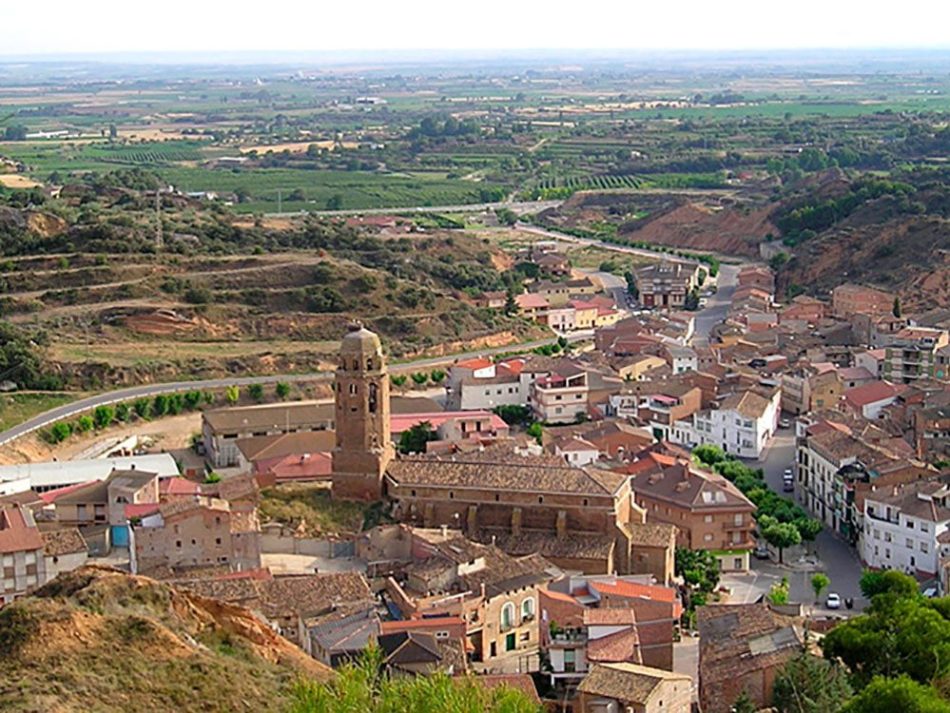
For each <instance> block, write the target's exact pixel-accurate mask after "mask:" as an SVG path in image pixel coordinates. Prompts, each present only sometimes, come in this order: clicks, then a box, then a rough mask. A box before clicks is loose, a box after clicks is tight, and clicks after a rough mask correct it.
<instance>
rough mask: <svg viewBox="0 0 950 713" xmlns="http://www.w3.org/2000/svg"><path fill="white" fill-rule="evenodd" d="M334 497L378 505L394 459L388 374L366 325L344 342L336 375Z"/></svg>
mask: <svg viewBox="0 0 950 713" xmlns="http://www.w3.org/2000/svg"><path fill="white" fill-rule="evenodd" d="M335 381H336V383H335V384H334V392H335V396H336V417H335V419H334V420H335V423H336V447H335V448H334V449H333V497H335V498H343V499H348V500H379V499H380V498H381V497H382V494H383V475H384V474H385V472H386V467H387V466H388V465H389V462H390V461H391V460H392V459H393V456H394V449H393V445H392V440H391V436H390V424H389V373H388V371H387V369H386V360H385V357H384V356H383V347H382V344H380V341H379V337H378V336H376V334H375V333H373V332H371V331H369V330H368V329H366V328H365V327H363V326H362V325H359V324H357V325H354V326H352V327H350V331H349V332H348V333H347V334H346V336H345V337H343V343H342V345H341V347H340V360H339V362H338V364H337V369H336V380H335Z"/></svg>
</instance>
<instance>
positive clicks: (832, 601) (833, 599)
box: [825, 592, 841, 609]
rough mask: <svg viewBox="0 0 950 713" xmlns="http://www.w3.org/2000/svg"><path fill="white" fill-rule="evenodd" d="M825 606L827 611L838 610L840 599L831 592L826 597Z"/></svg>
mask: <svg viewBox="0 0 950 713" xmlns="http://www.w3.org/2000/svg"><path fill="white" fill-rule="evenodd" d="M825 606H826V607H828V608H829V609H840V608H841V597H839V596H838V595H837V594H836V593H835V592H832V593H831V594H829V595H828V599H827V600H826V601H825Z"/></svg>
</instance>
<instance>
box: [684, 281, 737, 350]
mask: <svg viewBox="0 0 950 713" xmlns="http://www.w3.org/2000/svg"><path fill="white" fill-rule="evenodd" d="M738 275H739V266H738V265H720V266H719V275H718V277H717V278H716V283H717V288H716V294H714V295H711V296H710V297H708V298H707V300H706V306H705V307H704V308H703V309H701V310H700V311H699V312H697V313H696V328H695V331H694V333H693V339H692V343H693V344H694V345H697V346H702V345H705V344H708V343H709V335H710V334H711V333H712V330H713V328H714V327H715V326H716V325H717V324H719V323H720V322H722V321H723V320H724V319H725V318H726V315H727V314H728V313H729V305H730V304H731V303H732V293H733V292H735V291H736V278H737V276H738Z"/></svg>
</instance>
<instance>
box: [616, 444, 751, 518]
mask: <svg viewBox="0 0 950 713" xmlns="http://www.w3.org/2000/svg"><path fill="white" fill-rule="evenodd" d="M648 457H649V458H651V459H653V458H654V454H650V456H648ZM630 487H631V489H632V490H633V492H634V493H636V494H642V495H645V496H649V497H651V498H657V499H660V500H666V501H669V502H673V503H676V504H677V505H679V506H681V507H687V508H690V509H694V510H705V509H719V508H725V509H728V510H734V509H741V510H748V511H750V512H752V511H754V510H755V505H754V504H753V503H752V501H750V500H749V499H748V498H747V497H746V496H745V495H743V494H742V492H741V491H740V490H739V489H738V488H737V487H736V486H735V485H733V484H732V483H731V482H729V481H728V480H726V478H724V477H722V476H721V475H719V474H717V473H713V472H711V471H706V470H700V469H699V468H696V467H694V466H692V465H690V464H689V463H685V462H677V463H675V464H674V465H671V466H667V467H661V466H659V465H657V467H656V468H648V469H646V470H643V471H641V472H639V473H637V474H635V475H633V477H632V478H631V479H630Z"/></svg>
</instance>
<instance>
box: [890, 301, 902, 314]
mask: <svg viewBox="0 0 950 713" xmlns="http://www.w3.org/2000/svg"><path fill="white" fill-rule="evenodd" d="M891 312H892V313H893V315H894V316H895V317H896V318H897V319H900V318H901V298H900V297H896V296H895V297H894V306H893V307H892V308H891Z"/></svg>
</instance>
